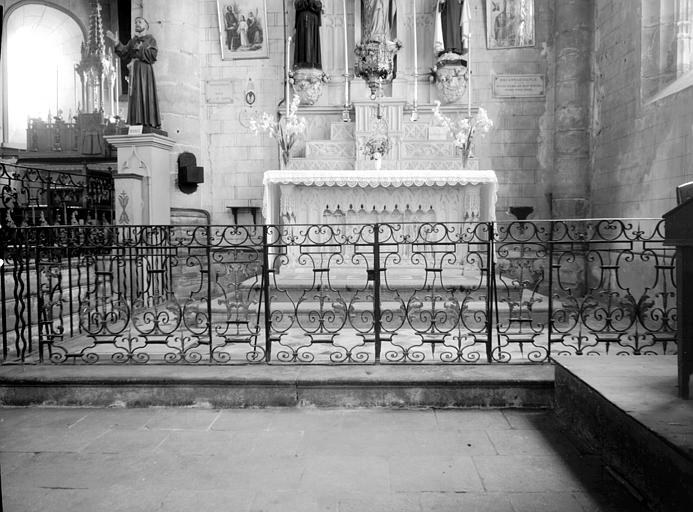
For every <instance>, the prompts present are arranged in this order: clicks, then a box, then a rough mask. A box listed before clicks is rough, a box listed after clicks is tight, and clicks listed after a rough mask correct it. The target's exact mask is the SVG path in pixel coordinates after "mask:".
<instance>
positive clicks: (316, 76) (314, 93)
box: [289, 68, 329, 105]
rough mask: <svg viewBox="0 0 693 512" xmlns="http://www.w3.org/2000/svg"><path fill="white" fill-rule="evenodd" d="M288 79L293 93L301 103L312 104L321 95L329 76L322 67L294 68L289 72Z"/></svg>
mask: <svg viewBox="0 0 693 512" xmlns="http://www.w3.org/2000/svg"><path fill="white" fill-rule="evenodd" d="M289 81H290V83H291V86H292V88H293V90H294V93H296V95H297V96H298V97H299V98H301V105H314V104H315V102H316V101H318V100H319V99H320V96H322V90H323V87H324V85H325V83H327V82H328V81H329V77H328V76H327V75H326V74H325V73H324V72H323V70H322V69H317V68H296V69H294V70H293V71H292V72H291V73H289Z"/></svg>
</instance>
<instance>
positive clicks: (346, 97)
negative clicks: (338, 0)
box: [342, 0, 349, 107]
mask: <svg viewBox="0 0 693 512" xmlns="http://www.w3.org/2000/svg"><path fill="white" fill-rule="evenodd" d="M342 9H343V11H344V106H345V107H346V106H348V105H349V51H348V49H347V47H348V45H349V40H348V36H347V26H348V20H347V7H346V0H342Z"/></svg>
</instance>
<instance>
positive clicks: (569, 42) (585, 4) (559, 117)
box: [551, 0, 594, 218]
mask: <svg viewBox="0 0 693 512" xmlns="http://www.w3.org/2000/svg"><path fill="white" fill-rule="evenodd" d="M554 6H555V7H554V8H555V27H556V33H555V56H556V87H555V98H556V99H555V114H554V115H555V124H554V126H555V131H554V134H555V135H554V137H555V140H554V180H553V187H552V198H553V200H552V205H551V210H552V216H553V217H554V218H582V217H586V216H589V214H590V206H589V179H590V178H589V173H590V135H589V126H590V84H591V60H592V58H591V53H592V52H591V50H592V41H593V18H594V14H593V12H594V0H562V1H560V2H556V3H555V4H554Z"/></svg>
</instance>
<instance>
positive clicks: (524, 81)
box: [493, 75, 546, 98]
mask: <svg viewBox="0 0 693 512" xmlns="http://www.w3.org/2000/svg"><path fill="white" fill-rule="evenodd" d="M544 83H545V80H544V75H495V76H494V77H493V97H494V98H543V97H544V95H545V94H546V90H545V86H544Z"/></svg>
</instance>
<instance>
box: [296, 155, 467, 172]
mask: <svg viewBox="0 0 693 512" xmlns="http://www.w3.org/2000/svg"><path fill="white" fill-rule="evenodd" d="M355 165H356V161H355V160H354V158H353V157H352V158H300V157H292V158H291V160H289V163H288V165H287V166H286V167H285V168H286V169H288V170H304V171H340V170H353V169H354V168H355ZM358 167H359V169H363V170H376V169H377V167H376V163H375V161H374V160H359V161H358ZM462 168H465V169H470V170H478V169H479V161H478V160H477V159H475V158H470V159H469V160H468V161H467V165H466V166H465V165H463V163H462V159H461V158H442V157H441V158H437V159H430V160H426V159H421V160H413V159H412V160H381V164H380V169H382V170H422V169H425V170H430V171H455V170H460V169H462Z"/></svg>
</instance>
